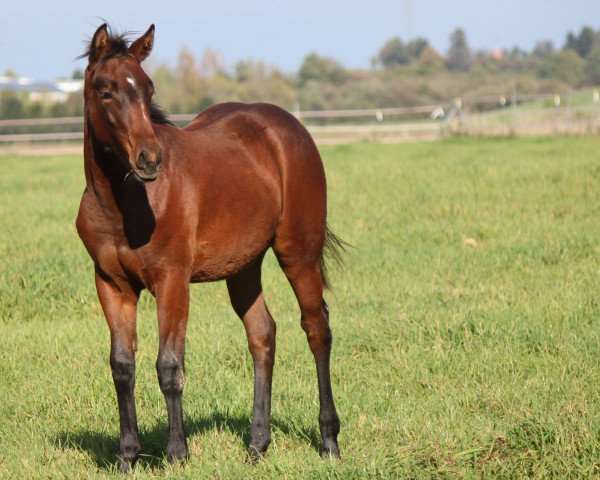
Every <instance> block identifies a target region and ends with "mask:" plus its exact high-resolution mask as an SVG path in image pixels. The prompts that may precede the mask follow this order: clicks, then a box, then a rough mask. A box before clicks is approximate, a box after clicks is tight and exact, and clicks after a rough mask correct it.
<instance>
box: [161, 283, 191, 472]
mask: <svg viewBox="0 0 600 480" xmlns="http://www.w3.org/2000/svg"><path fill="white" fill-rule="evenodd" d="M188 282H189V275H185V274H180V275H175V274H171V275H169V276H168V277H167V278H165V279H163V280H162V281H161V282H159V283H158V284H157V286H156V292H155V294H156V304H157V310H158V330H159V347H158V357H157V359H156V371H157V373H158V382H159V385H160V389H161V391H162V393H163V395H164V396H165V402H166V404H167V412H168V416H169V442H168V444H167V460H168V461H169V462H170V463H173V462H175V461H176V460H184V459H186V458H187V456H188V446H187V441H186V438H185V429H184V426H183V409H182V405H181V398H182V395H183V381H184V354H185V334H186V327H187V321H188V314H189V283H188Z"/></svg>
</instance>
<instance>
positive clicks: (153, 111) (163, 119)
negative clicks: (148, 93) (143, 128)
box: [150, 102, 175, 127]
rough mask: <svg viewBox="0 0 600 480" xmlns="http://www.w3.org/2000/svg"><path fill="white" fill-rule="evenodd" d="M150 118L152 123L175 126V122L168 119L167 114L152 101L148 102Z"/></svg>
mask: <svg viewBox="0 0 600 480" xmlns="http://www.w3.org/2000/svg"><path fill="white" fill-rule="evenodd" d="M150 120H151V121H152V123H156V124H158V125H170V126H171V127H174V126H175V124H174V123H173V122H172V121H171V120H169V114H168V113H167V112H165V111H164V110H163V109H162V108H161V107H160V106H159V105H157V104H156V103H154V102H151V103H150Z"/></svg>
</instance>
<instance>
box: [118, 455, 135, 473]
mask: <svg viewBox="0 0 600 480" xmlns="http://www.w3.org/2000/svg"><path fill="white" fill-rule="evenodd" d="M134 464H135V459H133V460H124V459H122V458H119V472H121V473H129V472H131V471H132V470H133V465H134Z"/></svg>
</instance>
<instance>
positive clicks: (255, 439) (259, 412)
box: [248, 363, 273, 460]
mask: <svg viewBox="0 0 600 480" xmlns="http://www.w3.org/2000/svg"><path fill="white" fill-rule="evenodd" d="M272 374H273V364H272V363H271V364H270V365H257V364H256V363H255V364H254V408H253V412H252V423H251V424H250V441H249V442H248V453H249V454H250V457H251V458H252V459H253V460H258V459H259V458H260V456H261V455H262V454H264V453H265V452H266V451H267V448H269V444H270V443H271V431H270V423H271V379H272Z"/></svg>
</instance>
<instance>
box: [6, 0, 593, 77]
mask: <svg viewBox="0 0 600 480" xmlns="http://www.w3.org/2000/svg"><path fill="white" fill-rule="evenodd" d="M1 2H2V6H1V8H0V73H2V72H4V71H5V70H6V69H8V68H10V69H12V70H14V71H16V72H17V73H18V74H20V75H25V76H29V77H33V78H36V79H51V78H55V77H59V76H65V75H66V76H68V75H70V74H71V72H72V71H73V70H74V69H75V68H78V67H84V66H85V63H84V62H83V61H79V62H75V61H74V60H73V59H74V58H75V57H76V56H77V55H78V54H79V53H81V51H82V49H83V41H84V40H85V38H86V37H87V36H90V35H92V34H93V32H94V30H95V27H97V26H98V25H99V24H100V20H99V17H103V18H106V19H107V20H109V21H110V22H111V23H113V24H114V25H115V26H116V27H120V28H123V29H127V30H133V31H140V32H141V31H145V29H146V28H147V27H148V26H149V25H150V24H151V23H155V24H156V43H155V49H154V53H153V55H154V58H155V60H157V61H164V62H167V63H170V64H171V65H172V64H174V62H175V60H176V58H177V54H178V52H179V50H180V49H181V47H183V46H186V47H187V48H189V49H190V50H191V51H192V52H194V53H195V54H196V55H197V56H200V55H201V54H202V52H203V51H204V49H205V48H211V49H215V50H218V51H220V52H221V53H222V55H223V58H224V60H225V63H226V64H227V65H228V66H232V65H234V64H235V63H236V62H237V61H238V60H240V59H243V58H250V57H251V58H254V59H260V60H264V61H266V62H267V63H269V64H273V65H278V66H279V67H281V68H282V69H284V70H285V71H295V70H296V69H297V68H298V66H299V65H300V63H301V62H302V59H303V58H304V57H305V56H306V54H307V53H309V52H310V51H317V52H318V53H320V54H323V55H327V56H331V57H334V58H336V59H337V60H339V61H340V62H342V63H343V64H344V65H345V66H347V67H368V66H369V63H370V59H371V57H372V56H373V55H374V54H375V53H376V52H377V51H378V50H379V48H380V47H381V46H382V45H383V43H384V42H385V41H386V40H387V39H389V38H391V37H393V36H396V35H398V36H400V37H402V38H403V39H407V38H409V37H415V36H423V37H426V38H427V39H429V41H430V42H431V43H432V44H433V46H434V47H435V48H436V49H438V51H440V53H442V54H443V53H444V52H445V51H446V49H447V47H448V38H449V36H450V33H451V32H452V31H453V30H454V28H456V27H457V26H461V27H462V28H463V29H464V30H465V31H466V33H467V40H468V42H469V44H470V46H471V47H472V48H474V49H487V50H490V49H495V48H509V47H512V46H514V45H519V46H520V47H522V48H525V49H527V50H529V49H531V48H532V47H533V45H534V44H535V42H536V41H538V40H545V39H549V40H553V41H554V43H555V46H562V44H563V41H564V38H565V35H566V33H567V32H568V31H575V32H578V31H579V30H580V29H581V27H582V26H583V25H589V26H591V27H593V28H595V29H600V0H569V1H565V0H561V1H558V0H503V1H485V0H480V1H474V0H450V1H434V0H397V1H391V0H362V1H358V0H344V1H343V0H296V1H292V0H247V1H242V0H221V1H218V0H160V1H150V0H146V1H140V0H102V1H96V2H88V1H86V0H60V1H58V2H51V1H46V0H44V1H41V0H37V1H34V0H1Z"/></svg>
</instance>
